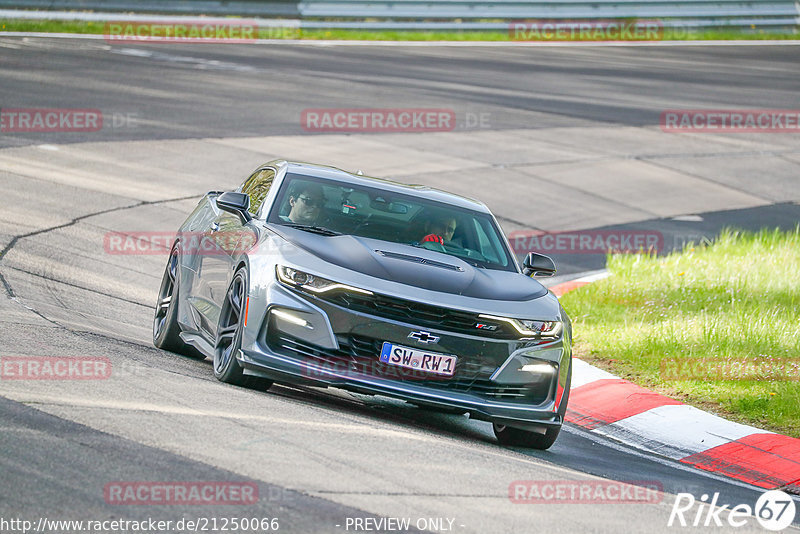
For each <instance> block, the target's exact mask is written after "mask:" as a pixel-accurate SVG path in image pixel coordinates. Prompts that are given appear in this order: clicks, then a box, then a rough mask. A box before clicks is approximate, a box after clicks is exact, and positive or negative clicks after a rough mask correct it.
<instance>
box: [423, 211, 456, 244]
mask: <svg viewBox="0 0 800 534" xmlns="http://www.w3.org/2000/svg"><path fill="white" fill-rule="evenodd" d="M456 226H458V222H457V221H456V218H455V217H452V216H450V215H436V216H434V217H432V218H431V219H430V220H429V221H428V222H427V223H426V224H425V233H426V234H427V235H426V236H425V237H423V238H422V239H421V240H420V243H425V242H427V241H431V242H434V243H439V244H440V245H444V243H445V241H450V240H452V239H453V234H454V233H455V231H456Z"/></svg>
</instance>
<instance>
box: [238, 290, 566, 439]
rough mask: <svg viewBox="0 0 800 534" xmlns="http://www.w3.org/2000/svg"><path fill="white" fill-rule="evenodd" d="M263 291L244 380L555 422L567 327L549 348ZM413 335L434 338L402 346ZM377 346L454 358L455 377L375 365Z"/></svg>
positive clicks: (526, 423)
mask: <svg viewBox="0 0 800 534" xmlns="http://www.w3.org/2000/svg"><path fill="white" fill-rule="evenodd" d="M268 293H269V295H268V298H267V299H266V300H265V302H269V305H268V306H265V309H264V313H263V315H261V322H260V323H259V326H258V330H257V332H255V329H254V330H253V331H254V334H253V335H251V336H247V337H248V338H249V339H250V342H249V343H243V345H242V347H243V348H242V350H241V351H240V352H239V354H238V359H239V362H240V364H241V365H242V367H244V369H245V372H246V373H248V374H257V375H260V376H267V377H269V378H271V379H273V380H276V381H279V382H287V383H292V384H298V383H300V384H307V385H312V386H322V387H327V386H334V387H339V388H343V389H346V390H350V391H354V392H358V393H365V394H374V395H385V396H388V397H392V398H395V399H401V400H404V401H407V402H410V403H413V404H417V405H425V406H431V407H435V408H445V409H448V410H462V411H465V412H468V413H469V414H470V417H473V418H476V419H481V420H486V421H492V422H497V423H502V424H508V425H511V426H516V427H520V428H526V427H530V428H532V429H541V428H542V427H545V426H551V425H556V426H557V425H561V423H562V419H561V416H560V415H559V413H563V410H561V411H559V402H560V400H561V398H562V395H563V388H564V386H565V383H566V376H567V371H568V368H569V364H570V359H571V349H570V340H569V332H568V329H565V332H564V334H562V336H561V338H560V339H558V340H556V341H552V342H548V343H544V344H537V343H534V342H532V341H521V340H514V339H496V338H492V337H488V336H486V335H470V334H466V333H463V332H453V331H452V329H451V330H445V329H436V328H431V327H430V324H427V325H425V326H420V325H415V324H413V323H412V322H411V321H400V320H396V319H392V318H388V317H386V316H383V317H381V316H378V315H376V314H372V313H363V312H360V311H355V310H353V309H350V308H348V307H344V306H339V305H337V304H334V303H332V302H329V301H327V300H323V299H320V298H318V297H314V296H311V295H307V294H305V293H302V292H300V291H296V290H294V289H290V288H286V287H284V286H282V285H279V284H278V283H275V284H274V285H271V287H270V288H269V291H268ZM276 311H277V312H278V313H274V312H276ZM376 313H381V312H380V311H377V312H376ZM289 314H290V315H289ZM384 315H386V314H384ZM293 318H296V319H297V320H293ZM287 319H291V320H287ZM303 323H305V324H303ZM419 330H423V331H425V332H429V333H431V334H434V335H435V336H438V337H439V338H440V339H439V341H438V343H436V344H423V343H420V342H418V341H416V340H414V339H409V337H408V335H409V333H410V332H413V331H419ZM384 341H386V342H390V343H395V344H399V345H403V346H406V347H412V348H417V349H422V350H426V351H431V352H438V353H443V354H451V355H455V356H457V357H458V363H457V365H456V371H455V374H454V376H453V377H440V376H434V375H430V374H427V373H421V372H413V371H409V370H406V369H402V368H397V367H394V366H389V365H388V364H384V363H381V362H380V361H379V354H380V346H381V344H382V343H383V342H384ZM532 361H535V362H548V363H549V364H550V365H551V366H552V372H550V373H542V374H538V375H537V374H530V373H527V374H526V373H521V372H519V371H518V368H519V367H521V365H524V364H525V363H526V362H532Z"/></svg>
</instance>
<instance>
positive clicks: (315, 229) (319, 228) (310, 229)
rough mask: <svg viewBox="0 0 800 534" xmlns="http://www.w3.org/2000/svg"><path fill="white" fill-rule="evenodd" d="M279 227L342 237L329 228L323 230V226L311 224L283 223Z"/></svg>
mask: <svg viewBox="0 0 800 534" xmlns="http://www.w3.org/2000/svg"><path fill="white" fill-rule="evenodd" d="M281 226H288V227H289V228H297V229H298V230H305V231H306V232H312V233H315V234H321V235H327V236H334V235H342V233H341V232H337V231H336V230H331V229H330V228H325V227H324V226H314V225H313V224H301V223H284V224H283V225H281Z"/></svg>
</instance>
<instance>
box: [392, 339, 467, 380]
mask: <svg viewBox="0 0 800 534" xmlns="http://www.w3.org/2000/svg"><path fill="white" fill-rule="evenodd" d="M380 359H381V361H382V362H384V363H388V364H389V365H396V366H398V367H406V368H408V369H417V370H419V371H425V372H428V373H433V374H437V375H443V376H453V373H455V372H456V360H457V358H456V357H455V356H450V355H449V354H439V353H438V352H427V351H424V350H419V349H412V348H411V347H403V346H402V345H395V344H394V343H389V342H388V341H385V342H384V343H383V347H381V358H380Z"/></svg>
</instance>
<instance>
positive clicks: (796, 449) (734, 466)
mask: <svg viewBox="0 0 800 534" xmlns="http://www.w3.org/2000/svg"><path fill="white" fill-rule="evenodd" d="M605 276H607V274H604V273H599V274H594V275H591V276H588V277H583V278H578V279H576V280H572V281H569V282H564V283H563V284H558V285H556V286H553V287H551V288H550V290H551V291H553V292H554V293H555V294H556V295H559V296H560V295H563V294H564V293H566V292H567V291H571V290H573V289H576V288H578V287H582V286H584V285H586V284H588V283H591V282H593V281H595V280H599V279H601V278H604V277H605ZM566 420H567V422H569V423H572V424H575V425H577V426H580V427H582V428H584V429H586V430H588V431H590V432H592V433H595V434H600V435H603V436H607V437H610V438H612V439H614V440H617V441H619V442H622V443H625V444H627V445H630V446H632V447H635V448H637V449H640V450H644V451H647V452H651V453H654V454H658V455H661V456H665V457H667V458H672V459H674V460H677V461H679V462H681V463H684V464H687V465H690V466H692V467H695V468H697V469H702V470H704V471H710V472H713V473H716V474H720V475H725V476H727V477H730V478H734V479H737V480H740V481H743V482H746V483H749V484H752V485H754V486H758V487H760V488H767V489H776V488H783V489H787V490H789V491H791V492H793V493H798V492H800V439H796V438H792V437H789V436H783V435H781V434H775V433H773V432H768V431H766V430H760V429H758V428H755V427H752V426H748V425H743V424H739V423H734V422H732V421H728V420H726V419H723V418H721V417H718V416H716V415H713V414H710V413H708V412H704V411H703V410H700V409H698V408H695V407H693V406H688V405H686V404H684V403H682V402H680V401H677V400H674V399H671V398H669V397H666V396H664V395H661V394H659V393H655V392H653V391H650V390H648V389H645V388H643V387H641V386H637V385H636V384H634V383H632V382H629V381H627V380H624V379H622V378H620V377H618V376H615V375H612V374H611V373H607V372H606V371H603V370H601V369H598V368H597V367H594V366H592V365H589V364H588V363H586V362H584V361H582V360H579V359H577V358H576V359H574V360H573V369H572V388H571V390H570V397H569V406H568V408H567V417H566Z"/></svg>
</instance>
